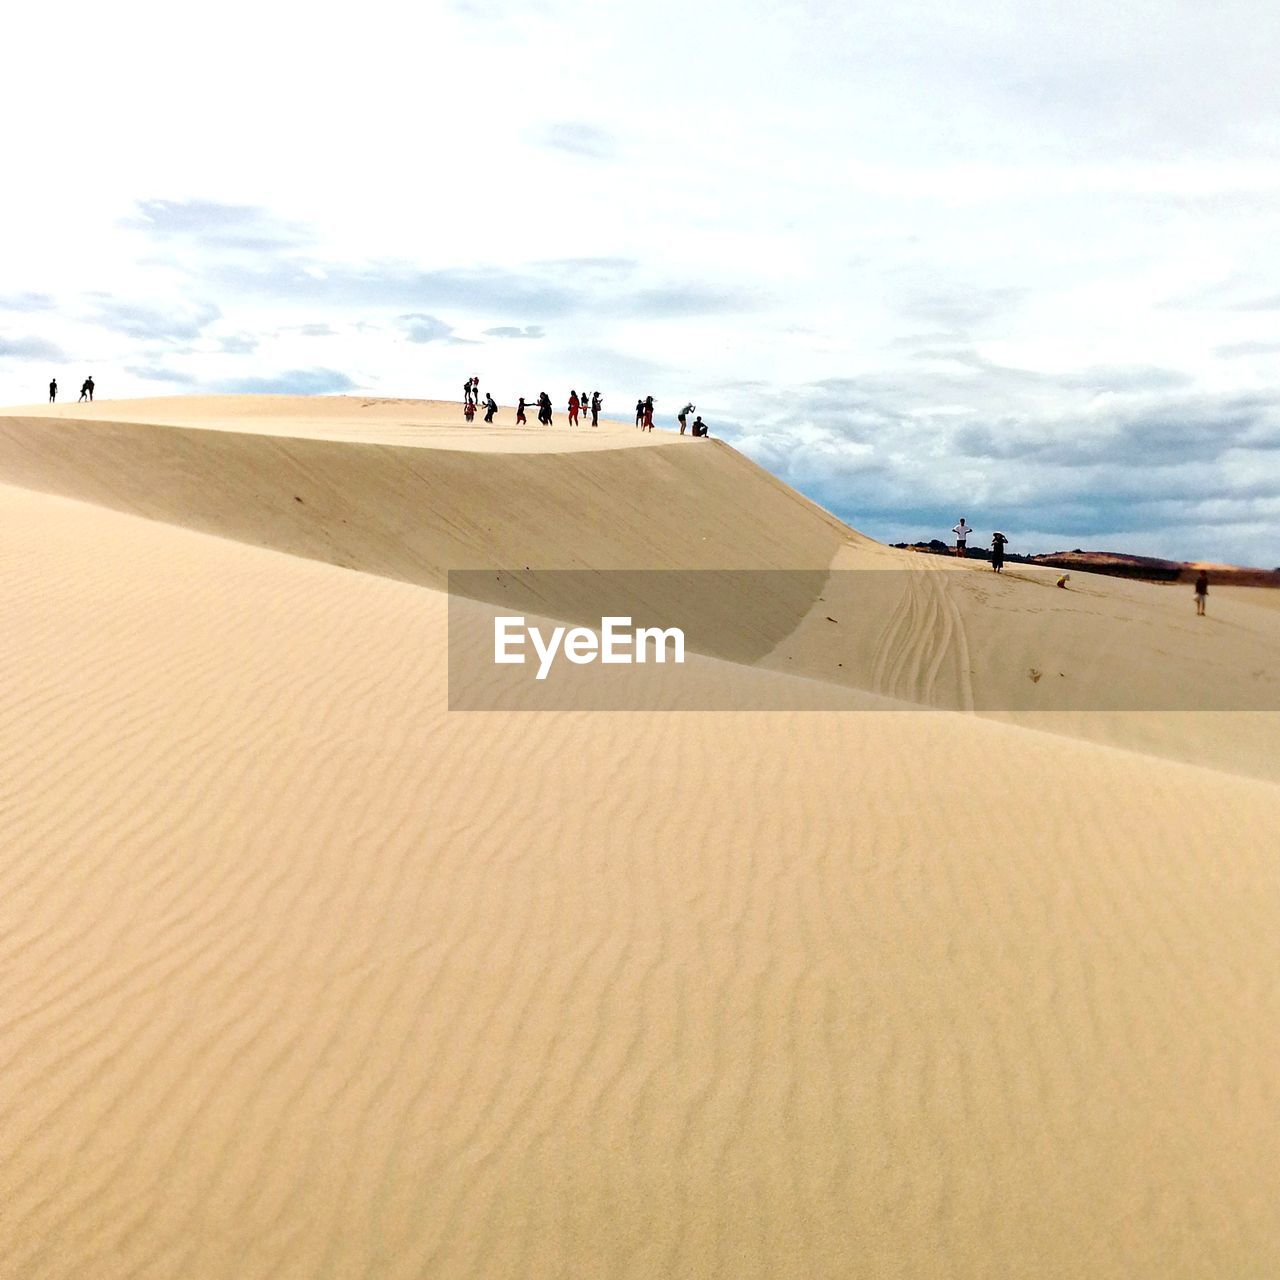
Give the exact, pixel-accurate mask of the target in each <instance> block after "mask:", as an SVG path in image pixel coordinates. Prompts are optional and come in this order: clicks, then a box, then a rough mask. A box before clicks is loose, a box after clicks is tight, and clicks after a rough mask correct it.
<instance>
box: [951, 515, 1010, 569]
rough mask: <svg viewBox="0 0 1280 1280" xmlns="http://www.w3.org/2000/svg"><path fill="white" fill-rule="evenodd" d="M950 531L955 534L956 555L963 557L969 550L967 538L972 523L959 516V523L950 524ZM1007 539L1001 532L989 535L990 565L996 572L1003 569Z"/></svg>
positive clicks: (971, 532) (971, 531)
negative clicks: (966, 522) (967, 522)
mask: <svg viewBox="0 0 1280 1280" xmlns="http://www.w3.org/2000/svg"><path fill="white" fill-rule="evenodd" d="M951 532H952V533H954V534H955V535H956V555H958V556H959V557H960V558H961V559H963V558H964V557H965V556H966V555H967V554H968V551H969V539H970V537H972V536H973V525H971V524H965V520H964V516H961V517H960V523H959V524H957V525H952V526H951ZM1008 541H1009V539H1008V538H1006V537H1005V536H1004V534H1003V533H993V534H992V535H991V567H992V568H993V569H994V570H995V571H996V572H997V573H1002V572H1003V571H1004V548H1005V543H1007V542H1008Z"/></svg>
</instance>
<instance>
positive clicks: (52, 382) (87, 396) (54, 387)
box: [49, 376, 93, 404]
mask: <svg viewBox="0 0 1280 1280" xmlns="http://www.w3.org/2000/svg"><path fill="white" fill-rule="evenodd" d="M57 399H58V380H57V378H50V379H49V403H50V404H54V403H55V402H56V401H57ZM92 399H93V378H92V376H90V377H88V378H86V379H85V380H84V381H83V382H82V383H81V384H80V400H92ZM80 400H77V401H76V403H77V404H79V403H80Z"/></svg>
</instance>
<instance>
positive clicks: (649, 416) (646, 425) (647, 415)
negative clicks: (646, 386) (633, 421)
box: [640, 396, 653, 431]
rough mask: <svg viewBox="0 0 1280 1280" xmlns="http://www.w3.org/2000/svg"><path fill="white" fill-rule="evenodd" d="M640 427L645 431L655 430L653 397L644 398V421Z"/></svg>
mask: <svg viewBox="0 0 1280 1280" xmlns="http://www.w3.org/2000/svg"><path fill="white" fill-rule="evenodd" d="M640 425H641V427H642V428H643V429H644V430H645V431H652V430H653V397H652V396H645V398H644V420H643V421H642V422H641V424H640Z"/></svg>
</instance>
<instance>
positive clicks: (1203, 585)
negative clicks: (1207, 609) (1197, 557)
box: [1196, 569, 1209, 618]
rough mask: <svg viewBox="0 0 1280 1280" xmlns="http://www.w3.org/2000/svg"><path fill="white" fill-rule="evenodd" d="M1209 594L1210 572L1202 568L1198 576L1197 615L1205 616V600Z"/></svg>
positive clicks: (1198, 616)
mask: <svg viewBox="0 0 1280 1280" xmlns="http://www.w3.org/2000/svg"><path fill="white" fill-rule="evenodd" d="M1208 595H1209V574H1208V572H1207V571H1206V570H1204V569H1201V570H1200V574H1199V576H1198V577H1197V578H1196V617H1197V618H1203V617H1204V605H1205V600H1206V599H1207V598H1208Z"/></svg>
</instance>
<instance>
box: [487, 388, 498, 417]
mask: <svg viewBox="0 0 1280 1280" xmlns="http://www.w3.org/2000/svg"><path fill="white" fill-rule="evenodd" d="M497 412H498V402H497V401H496V400H495V399H494V398H493V392H492V391H486V392H485V396H484V420H485V421H486V422H492V421H493V415H494V414H495V413H497Z"/></svg>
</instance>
